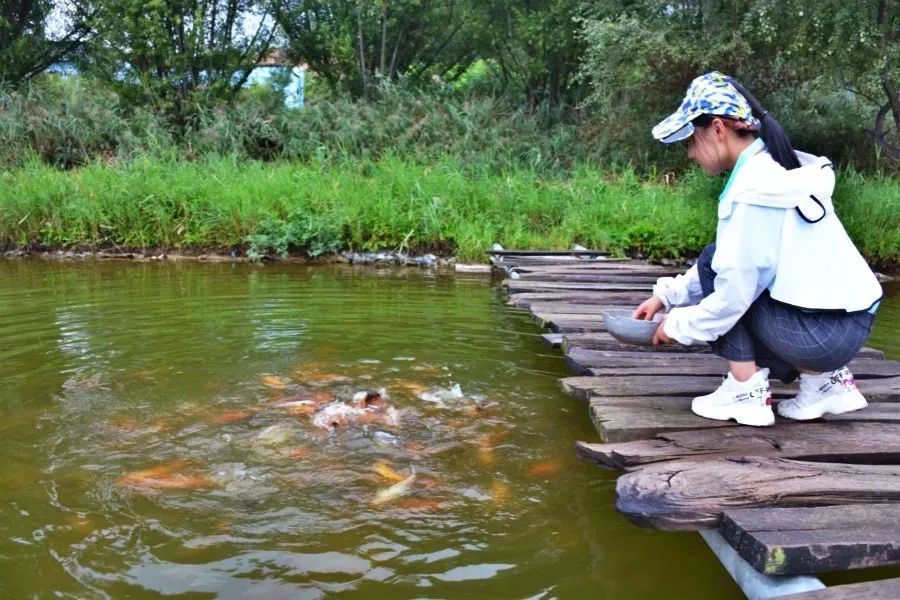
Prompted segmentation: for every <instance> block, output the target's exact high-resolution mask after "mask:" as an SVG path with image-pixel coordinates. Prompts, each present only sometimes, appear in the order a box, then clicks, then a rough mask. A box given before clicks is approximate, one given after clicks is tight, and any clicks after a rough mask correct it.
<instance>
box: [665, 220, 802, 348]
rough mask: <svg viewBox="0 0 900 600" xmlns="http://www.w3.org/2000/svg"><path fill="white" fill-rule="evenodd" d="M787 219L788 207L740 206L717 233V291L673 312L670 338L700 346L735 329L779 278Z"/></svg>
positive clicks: (668, 327) (667, 327)
mask: <svg viewBox="0 0 900 600" xmlns="http://www.w3.org/2000/svg"><path fill="white" fill-rule="evenodd" d="M784 215H785V209H783V208H770V207H763V206H754V205H750V204H743V203H736V204H735V205H734V208H733V210H732V213H731V215H730V216H728V217H727V218H726V219H723V220H722V221H720V224H719V230H718V233H717V235H716V252H715V254H714V255H713V259H712V269H713V271H715V273H716V278H715V282H714V287H715V289H714V291H713V293H712V294H710V295H709V296H707V297H705V298H703V299H702V300H701V301H700V302H699V303H698V304H696V305H694V306H684V307H676V308H673V309H672V310H671V312H670V313H669V316H668V318H667V319H666V324H665V326H664V328H663V329H664V331H665V332H666V335H668V336H669V337H670V338H672V339H675V340H678V341H679V342H680V343H682V344H694V343H697V342H711V341H713V340H715V339H717V338H719V337H720V336H722V335H723V334H725V333H727V332H728V331H730V330H731V328H732V327H734V325H735V323H737V322H738V320H739V319H740V318H741V317H742V316H743V315H744V313H745V312H747V309H748V308H749V307H750V305H751V304H752V303H753V301H754V300H756V299H757V298H758V297H759V295H760V294H761V293H762V292H763V290H765V289H766V288H767V287H768V286H769V285H770V284H771V283H772V280H773V279H774V278H775V270H776V268H777V266H778V265H777V263H778V250H779V245H780V243H781V230H782V228H783V226H784ZM698 287H699V283H698Z"/></svg>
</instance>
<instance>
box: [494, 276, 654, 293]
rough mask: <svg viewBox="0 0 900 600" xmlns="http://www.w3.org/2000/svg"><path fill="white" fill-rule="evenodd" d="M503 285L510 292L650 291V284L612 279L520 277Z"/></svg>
mask: <svg viewBox="0 0 900 600" xmlns="http://www.w3.org/2000/svg"><path fill="white" fill-rule="evenodd" d="M502 283H503V286H504V287H505V288H506V289H507V290H509V293H510V294H518V293H523V292H541V291H560V292H562V291H578V292H631V291H633V292H638V291H640V292H642V293H643V294H644V297H645V298H646V297H649V296H650V294H651V293H652V289H651V286H650V285H647V284H644V283H617V282H614V281H610V282H604V281H598V282H585V281H573V282H565V281H526V280H522V279H504V280H503V282H502Z"/></svg>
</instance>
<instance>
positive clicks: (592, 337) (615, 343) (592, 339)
mask: <svg viewBox="0 0 900 600" xmlns="http://www.w3.org/2000/svg"><path fill="white" fill-rule="evenodd" d="M570 348H582V349H584V350H627V351H631V352H661V353H666V354H711V351H710V349H709V346H707V345H699V344H698V345H695V346H682V345H680V344H674V345H671V346H656V347H654V346H637V345H635V344H626V343H624V342H620V341H619V340H617V339H616V338H614V337H613V336H611V335H609V334H608V333H573V334H571V335H566V336H565V339H564V340H563V352H565V353H566V354H568V353H569V349H570Z"/></svg>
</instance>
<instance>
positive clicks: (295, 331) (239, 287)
mask: <svg viewBox="0 0 900 600" xmlns="http://www.w3.org/2000/svg"><path fill="white" fill-rule="evenodd" d="M0 275H3V277H0V335H5V336H7V337H8V338H9V339H12V340H14V342H15V343H12V344H10V345H8V346H7V347H5V348H3V349H0V385H2V394H3V395H2V398H0V417H2V418H0V433H3V436H0V448H2V452H3V456H4V461H2V463H0V556H2V557H3V558H2V559H0V595H2V596H3V597H31V596H44V595H51V594H53V593H58V594H62V595H64V596H65V595H68V596H70V597H79V598H82V597H88V598H93V597H96V598H105V597H134V598H140V597H158V596H159V595H161V594H166V595H177V594H195V595H197V596H198V597H215V596H218V597H234V598H255V597H259V598H280V597H284V598H298V597H299V598H305V597H309V598H319V597H324V596H328V595H335V594H344V595H347V594H352V595H360V596H362V595H365V596H366V597H367V598H369V597H375V598H377V597H386V598H387V597H390V598H395V597H416V596H429V597H460V596H470V597H534V598H551V597H582V596H585V595H588V594H590V595H592V596H594V597H601V598H603V597H608V598H624V597H673V598H677V597H696V596H697V595H699V596H700V597H704V598H738V597H740V596H739V592H737V590H736V588H735V587H734V586H733V584H731V583H730V581H729V580H728V578H727V575H725V573H724V571H723V570H722V569H721V567H719V566H718V564H717V563H716V562H715V560H714V559H713V558H712V556H711V554H710V553H709V552H708V550H706V548H705V547H704V546H703V545H702V543H701V542H700V541H699V539H698V538H697V536H686V535H671V534H658V533H652V532H647V531H644V530H641V529H638V528H636V527H633V526H631V525H630V524H628V523H627V522H625V521H624V520H622V519H621V518H620V517H619V516H618V515H616V514H615V513H614V511H613V508H612V488H613V484H614V478H615V476H614V474H608V473H605V472H603V471H599V470H598V469H597V468H596V467H594V466H592V465H589V464H586V463H583V462H580V461H578V460H577V459H576V458H575V455H574V452H573V449H572V445H573V442H574V441H575V440H576V439H595V437H594V433H593V430H592V429H591V425H590V423H589V421H588V419H587V418H586V416H585V411H584V407H583V405H580V404H578V403H575V402H574V401H572V400H571V399H569V398H567V397H564V396H563V395H562V394H561V393H560V392H559V391H558V389H557V383H556V380H557V378H558V377H560V376H563V375H565V374H566V371H565V368H564V366H563V361H562V359H561V357H560V356H559V355H558V354H557V353H556V352H554V351H549V350H547V349H546V348H544V347H543V346H542V345H541V344H540V342H539V341H538V339H537V334H538V333H539V332H538V330H537V329H536V328H535V327H534V326H533V325H532V324H531V323H530V321H529V319H528V318H527V316H525V315H522V314H521V313H518V312H516V311H513V310H510V309H508V308H506V307H505V306H503V304H502V302H501V301H500V296H499V292H498V291H497V290H496V289H495V288H490V287H489V286H487V285H486V284H485V283H484V282H483V281H466V280H460V279H454V278H452V277H441V276H434V275H431V274H423V273H419V272H390V273H388V272H385V273H381V274H380V275H379V276H377V277H373V276H372V274H371V272H368V271H365V270H354V269H337V268H335V269H317V270H312V269H303V268H288V267H265V268H251V267H245V266H239V267H235V268H231V267H230V266H201V265H71V264H68V265H53V264H48V265H41V264H29V263H0ZM23 293H24V294H26V295H27V297H28V298H29V301H28V302H21V301H15V300H17V299H18V298H19V296H20V295H21V294H23ZM23 323H25V324H27V327H23V326H21V324H23ZM382 390H383V391H382ZM376 391H378V392H380V393H381V394H382V397H381V399H380V400H376V399H375V396H374V395H372V392H376ZM361 392H362V393H363V395H362V396H359V395H358V394H359V393H361ZM366 392H369V394H368V395H367V394H366ZM354 396H356V399H355V400H354ZM360 401H362V402H363V405H362V408H360V405H359V402H360ZM369 405H371V406H369ZM342 407H351V408H353V409H354V410H356V411H357V412H354V411H353V410H350V409H349V408H347V409H345V408H342ZM389 409H393V410H395V411H396V417H391V418H390V419H388V418H386V417H387V415H388V414H389V413H388V411H389ZM329 410H331V411H333V412H332V413H328V412H327V411H329ZM323 415H327V416H328V418H327V419H325V418H323ZM317 419H318V420H319V422H317ZM651 558H652V560H653V562H654V565H655V566H654V568H653V573H652V574H650V575H648V574H647V570H646V567H645V565H646V564H647V562H648V560H651Z"/></svg>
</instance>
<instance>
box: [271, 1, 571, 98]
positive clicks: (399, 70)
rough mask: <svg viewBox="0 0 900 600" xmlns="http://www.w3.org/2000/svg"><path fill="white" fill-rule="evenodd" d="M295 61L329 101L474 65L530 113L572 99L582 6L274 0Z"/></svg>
mask: <svg viewBox="0 0 900 600" xmlns="http://www.w3.org/2000/svg"><path fill="white" fill-rule="evenodd" d="M270 6H271V7H272V12H273V14H274V16H275V19H276V20H277V22H278V25H279V26H280V27H281V29H282V30H283V31H284V33H285V36H286V38H287V41H288V47H289V53H290V55H291V56H292V57H293V58H294V59H295V60H296V61H298V62H299V61H303V62H306V63H308V64H309V66H310V68H311V70H312V71H314V72H315V73H317V74H319V76H321V77H322V78H323V79H324V80H325V81H327V82H328V84H329V86H330V87H331V90H332V92H333V93H336V92H339V91H346V92H349V93H351V94H352V95H353V96H354V97H359V96H362V95H369V94H371V93H373V92H374V91H375V89H376V88H377V87H378V85H379V84H380V83H382V82H384V81H391V82H397V81H400V80H403V81H405V82H407V83H410V84H413V85H422V84H427V83H430V82H432V81H435V80H437V81H450V82H453V81H455V80H456V79H458V78H459V77H461V76H462V75H463V74H464V73H466V72H467V71H468V70H469V68H470V67H471V66H472V65H473V64H476V63H477V62H478V61H479V60H483V61H490V62H491V63H492V64H494V65H496V66H497V67H498V74H499V78H498V79H497V80H496V81H501V82H502V83H503V86H504V88H505V89H504V92H508V93H512V94H514V95H516V96H517V97H521V98H522V99H524V100H526V103H527V104H528V105H530V106H532V107H534V106H537V105H539V104H541V103H543V102H548V103H550V104H552V105H558V104H560V103H566V102H570V103H571V102H573V101H575V100H577V96H576V95H575V92H577V86H576V85H575V82H574V81H573V77H572V76H573V73H574V72H575V70H576V68H577V58H578V55H579V53H580V51H581V42H580V40H579V39H578V37H577V35H576V28H575V23H574V18H575V16H576V15H577V9H578V6H579V1H578V0H539V1H532V2H526V3H511V2H505V1H500V0H432V1H428V2H426V1H423V0H400V1H393V2H388V1H386V0H377V1H375V2H362V1H360V0H271V2H270Z"/></svg>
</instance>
